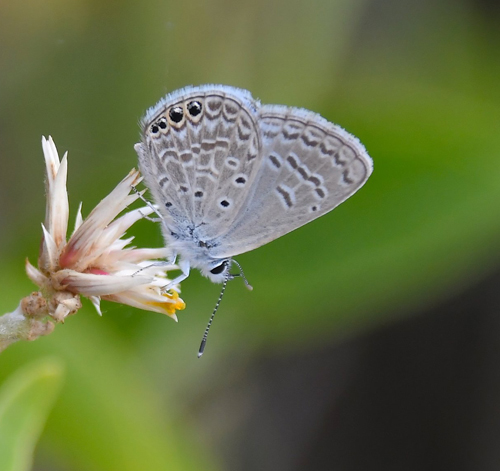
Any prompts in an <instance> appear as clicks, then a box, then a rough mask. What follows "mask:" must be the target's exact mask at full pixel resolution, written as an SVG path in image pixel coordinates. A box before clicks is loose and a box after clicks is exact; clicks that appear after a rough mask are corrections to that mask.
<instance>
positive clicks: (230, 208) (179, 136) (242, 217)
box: [135, 85, 372, 282]
mask: <svg viewBox="0 0 500 471" xmlns="http://www.w3.org/2000/svg"><path fill="white" fill-rule="evenodd" d="M141 127H142V142H141V143H139V144H136V146H135V149H136V151H137V154H138V156H139V166H140V168H141V172H142V174H143V175H144V178H145V182H146V185H147V186H148V187H149V189H150V191H151V193H152V196H153V199H154V201H155V202H156V204H157V205H158V212H159V213H160V215H161V216H162V221H163V233H164V237H165V239H166V243H167V246H168V247H169V248H170V249H171V250H172V253H173V254H174V255H179V256H180V263H179V265H180V267H181V269H182V271H183V275H182V276H181V277H178V279H176V280H175V281H180V280H181V279H183V278H185V277H186V276H187V274H188V273H189V269H190V268H191V267H193V268H198V269H199V270H200V271H201V273H202V274H203V275H205V276H207V277H208V278H210V279H211V280H212V281H214V282H222V281H224V279H226V278H227V276H228V273H229V269H230V267H231V264H232V257H234V256H235V255H238V254H241V253H245V252H248V251H250V250H253V249H254V248H257V247H260V246H262V245H264V244H266V243H268V242H270V241H272V240H274V239H276V238H278V237H280V236H282V235H284V234H286V233H288V232H290V231H292V230H294V229H296V228H298V227H300V226H302V225H304V224H306V223H307V222H310V221H312V220H313V219H316V218H317V217H319V216H321V215H323V214H325V213H327V212H328V211H330V210H332V209H333V208H335V207H336V206H337V205H338V204H340V203H342V202H343V201H344V200H345V199H347V198H348V197H349V196H351V195H352V194H353V193H354V192H356V191H357V190H358V189H359V188H360V187H361V186H362V185H363V184H364V183H365V181H366V180H367V179H368V177H369V175H370V173H371V171H372V161H371V159H370V157H369V156H368V154H367V153H366V151H365V149H364V147H363V145H362V144H361V143H360V142H359V141H358V140H357V139H356V138H355V137H354V136H352V135H351V134H349V133H347V132H346V131H344V130H343V129H342V128H340V127H339V126H336V125H334V124H332V123H330V122H328V121H327V120H326V119H324V118H322V117H321V116H319V115H318V114H316V113H313V112H311V111H307V110H304V109H299V108H293V107H287V106H280V105H261V104H260V102H258V101H257V100H254V99H253V98H252V96H251V95H250V93H249V92H247V91H246V90H241V89H237V88H233V87H229V86H224V85H203V86H198V87H187V88H184V89H181V90H178V91H175V92H173V93H171V94H169V95H167V96H166V97H165V98H163V99H162V100H161V101H160V102H159V103H158V104H157V105H155V106H154V107H152V108H151V109H149V110H148V111H147V113H146V115H145V117H144V118H143V119H142V121H141Z"/></svg>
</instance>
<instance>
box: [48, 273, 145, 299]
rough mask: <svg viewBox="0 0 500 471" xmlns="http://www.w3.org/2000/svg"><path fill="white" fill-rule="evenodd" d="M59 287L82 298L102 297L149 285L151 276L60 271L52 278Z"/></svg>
mask: <svg viewBox="0 0 500 471" xmlns="http://www.w3.org/2000/svg"><path fill="white" fill-rule="evenodd" d="M54 278H55V279H56V281H57V283H58V284H59V285H60V286H63V287H65V288H66V289H67V290H68V291H71V292H73V293H79V294H83V295H84V296H104V295H109V294H115V293H119V292H120V291H126V290H128V289H131V288H134V287H135V286H139V285H144V284H148V283H151V281H152V280H153V277H152V276H143V275H137V276H130V275H129V276H119V275H115V274H110V275H94V274H93V273H80V272H77V271H74V270H60V271H59V272H57V273H56V274H55V276H54Z"/></svg>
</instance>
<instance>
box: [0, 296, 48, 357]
mask: <svg viewBox="0 0 500 471" xmlns="http://www.w3.org/2000/svg"><path fill="white" fill-rule="evenodd" d="M47 315H48V312H47V305H46V302H45V299H44V298H43V296H42V294H41V293H40V292H36V291H35V292H33V293H31V294H30V295H29V296H26V297H25V298H23V299H22V300H21V302H20V303H19V305H18V306H17V308H16V309H15V310H14V311H12V312H9V313H7V314H4V315H3V316H0V352H1V351H3V350H5V349H6V348H7V347H8V346H9V345H11V344H13V343H14V342H17V341H18V340H35V339H37V338H38V337H41V336H42V335H47V334H50V333H51V332H52V331H53V330H54V322H53V321H51V320H50V318H48V317H47Z"/></svg>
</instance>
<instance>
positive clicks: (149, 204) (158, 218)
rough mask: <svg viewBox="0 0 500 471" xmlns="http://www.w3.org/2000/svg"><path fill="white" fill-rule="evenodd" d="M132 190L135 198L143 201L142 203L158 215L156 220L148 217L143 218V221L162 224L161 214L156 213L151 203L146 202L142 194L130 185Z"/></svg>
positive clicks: (155, 208) (156, 210)
mask: <svg viewBox="0 0 500 471" xmlns="http://www.w3.org/2000/svg"><path fill="white" fill-rule="evenodd" d="M132 190H133V191H134V192H135V193H136V194H137V196H138V197H139V198H140V199H141V200H142V201H143V203H144V204H145V205H146V206H147V207H148V208H150V209H151V210H152V211H153V212H154V213H155V214H157V215H158V217H157V218H150V217H148V216H143V217H144V219H147V220H148V221H151V222H162V221H163V218H162V217H161V214H160V213H159V212H158V209H157V207H156V206H155V205H154V204H153V203H151V201H148V200H147V199H146V198H144V196H142V192H140V191H139V190H138V189H137V188H136V187H135V186H134V185H132Z"/></svg>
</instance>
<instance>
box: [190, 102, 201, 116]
mask: <svg viewBox="0 0 500 471" xmlns="http://www.w3.org/2000/svg"><path fill="white" fill-rule="evenodd" d="M187 110H188V113H189V114H190V115H191V116H193V117H194V116H198V115H199V114H200V113H201V103H200V102H199V101H191V102H189V103H188V105H187Z"/></svg>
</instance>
